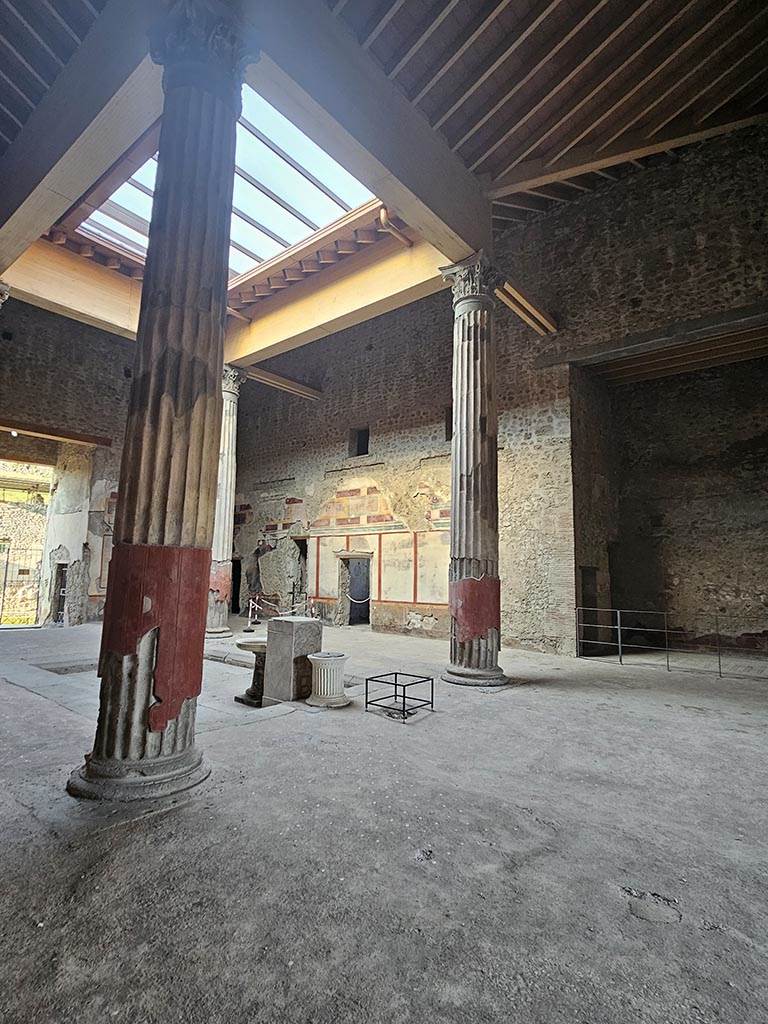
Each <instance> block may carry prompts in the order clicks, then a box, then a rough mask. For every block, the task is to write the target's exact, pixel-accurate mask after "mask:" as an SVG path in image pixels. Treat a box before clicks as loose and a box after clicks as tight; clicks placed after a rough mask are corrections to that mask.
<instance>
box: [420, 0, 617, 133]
mask: <svg viewBox="0 0 768 1024" xmlns="http://www.w3.org/2000/svg"><path fill="white" fill-rule="evenodd" d="M563 2H564V0H550V2H549V3H548V4H547V6H546V7H545V8H544V10H543V11H539V13H538V14H537V13H536V12H535V11H532V12H531V13H530V14H529V15H528V17H527V18H526V19H525V21H524V22H522V23H521V24H520V25H519V26H518V28H517V30H516V32H515V34H514V36H513V38H512V40H511V42H505V43H503V44H502V46H501V47H500V48H499V49H497V50H496V52H495V56H494V57H493V58H492V59H491V61H490V62H489V63H488V64H486V65H485V67H484V68H483V69H482V71H481V72H480V73H479V74H473V75H472V76H471V77H470V79H469V82H468V84H467V85H465V86H464V87H463V89H462V90H461V91H459V92H458V93H457V94H456V95H455V96H454V97H453V99H452V101H451V102H450V103H449V105H448V107H447V108H446V109H445V110H444V111H443V113H442V114H441V115H440V116H439V117H438V118H437V119H436V120H434V121H433V122H432V127H433V128H442V126H443V125H444V124H445V123H446V121H447V120H448V119H449V118H451V117H453V115H454V114H455V113H456V111H457V110H458V109H459V108H460V107H463V106H464V104H465V103H466V102H467V100H468V99H469V98H470V97H471V96H474V94H475V93H476V92H477V90H478V89H479V88H480V86H481V85H483V84H484V83H485V82H486V81H487V80H488V79H489V78H490V77H491V75H493V74H494V73H495V72H496V71H497V70H498V69H499V68H500V67H501V66H502V64H504V63H505V61H507V60H509V58H510V57H511V56H512V54H513V53H514V52H515V51H516V50H517V49H518V48H519V47H520V46H521V45H522V44H523V43H524V42H525V41H526V39H528V38H529V37H530V36H531V35H533V33H534V32H535V31H536V29H537V28H538V27H539V25H541V23H542V22H543V21H544V20H545V19H546V18H548V17H549V15H550V14H552V13H553V11H555V10H556V9H557V8H558V7H559V6H560V5H561V4H562V3H563ZM606 3H608V0H599V4H600V6H601V7H604V6H605V4H606ZM495 112H496V109H494V110H493V111H492V112H491V113H489V114H487V116H485V115H484V116H483V119H482V121H481V122H479V123H478V125H477V128H480V127H481V126H482V125H483V124H485V122H486V121H487V120H489V118H491V117H492V116H493V114H494V113H495ZM477 128H474V127H473V129H472V131H471V132H470V133H469V134H468V135H467V136H466V138H469V135H473V134H474V132H475V131H476V130H477ZM463 142H464V137H462V139H461V140H460V141H459V142H458V143H456V145H454V146H452V147H451V148H452V149H454V150H455V149H458V148H459V147H460V146H461V144H462V143H463Z"/></svg>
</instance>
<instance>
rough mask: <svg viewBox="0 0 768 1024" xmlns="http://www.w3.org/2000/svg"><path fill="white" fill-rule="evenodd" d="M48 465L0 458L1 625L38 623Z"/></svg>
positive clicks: (46, 505)
mask: <svg viewBox="0 0 768 1024" xmlns="http://www.w3.org/2000/svg"><path fill="white" fill-rule="evenodd" d="M52 478H53V471H52V468H51V466H46V465H41V464H36V463H28V462H16V461H12V460H2V459H0V626H35V625H37V624H38V622H39V621H40V605H41V601H40V590H41V582H42V577H43V571H42V570H43V554H44V548H45V539H46V528H47V522H48V504H49V502H50V492H51V481H52Z"/></svg>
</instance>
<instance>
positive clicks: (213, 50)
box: [67, 0, 245, 800]
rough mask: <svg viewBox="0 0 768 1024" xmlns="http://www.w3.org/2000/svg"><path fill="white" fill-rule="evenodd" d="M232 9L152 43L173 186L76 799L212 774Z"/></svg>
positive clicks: (233, 76) (154, 254)
mask: <svg viewBox="0 0 768 1024" xmlns="http://www.w3.org/2000/svg"><path fill="white" fill-rule="evenodd" d="M160 10H161V9H160V7H158V13H160ZM232 10H233V5H230V6H229V7H228V6H226V5H222V4H214V3H209V2H208V0H176V2H175V3H172V4H171V5H170V10H167V11H166V13H164V14H162V17H160V19H159V22H158V24H157V27H156V31H155V32H154V33H153V37H152V39H151V52H152V56H153V58H154V60H155V61H156V62H157V63H160V64H162V65H163V66H164V74H163V90H164V94H165V103H164V107H163V118H162V127H161V132H160V143H159V150H158V158H157V163H158V167H157V184H156V188H155V197H154V203H153V208H152V220H151V224H150V230H149V247H148V252H147V261H146V267H145V272H144V284H143V288H142V297H141V312H140V315H139V327H138V334H137V340H136V357H135V364H134V375H133V382H132V385H131V397H130V405H129V409H128V420H127V424H126V433H125V444H124V446H123V458H122V466H121V470H120V486H119V492H118V493H119V497H118V507H117V516H116V521H115V528H114V541H115V544H114V548H113V553H112V560H111V562H110V567H109V580H108V586H107V600H106V607H105V611H104V628H103V633H102V645H101V655H100V659H99V675H100V677H101V695H100V702H101V706H100V710H99V720H98V725H97V728H96V738H95V741H94V746H93V751H92V753H91V754H90V755H88V756H87V757H86V760H85V764H84V765H83V766H82V767H81V768H79V769H78V770H77V771H75V772H74V773H73V774H72V776H71V777H70V780H69V783H68V786H67V788H68V790H69V792H70V793H72V794H73V795H75V796H85V797H92V798H96V799H117V800H133V799H137V798H145V797H157V796H164V795H167V794H169V793H174V792H177V791H178V790H181V789H186V788H188V787H190V786H193V785H195V784H196V783H197V782H200V781H201V780H202V779H204V778H205V777H206V775H207V774H208V771H209V769H208V767H207V766H206V764H205V763H204V761H203V758H202V755H201V754H200V752H199V750H198V749H197V748H196V746H195V709H196V698H197V695H198V694H199V693H200V687H201V683H202V666H203V640H204V634H205V622H206V613H207V608H208V590H209V580H210V565H211V554H210V549H211V540H212V537H213V516H214V502H215V495H216V478H217V469H218V453H219V440H220V427H221V405H222V398H221V372H222V366H223V342H224V324H225V319H226V310H227V276H228V262H229V261H228V252H229V231H230V218H231V213H232V188H233V179H234V167H235V129H236V123H237V118H238V116H239V113H240V92H241V86H242V78H243V70H244V64H245V50H244V47H243V45H242V42H241V37H240V29H239V26H238V24H237V22H236V20H235V18H234V16H233V13H232Z"/></svg>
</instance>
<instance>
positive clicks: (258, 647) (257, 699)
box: [235, 640, 267, 708]
mask: <svg viewBox="0 0 768 1024" xmlns="http://www.w3.org/2000/svg"><path fill="white" fill-rule="evenodd" d="M237 646H238V648H239V649H240V650H241V651H249V652H250V653H251V654H253V656H254V664H253V678H252V680H251V685H250V686H249V687H248V689H247V690H246V691H245V693H240V694H238V695H237V696H236V697H235V703H237V704H245V705H247V707H249V708H260V707H261V706H262V704H263V702H264V668H265V662H266V658H267V641H266V640H241V641H240V642H239V643H238V645H237Z"/></svg>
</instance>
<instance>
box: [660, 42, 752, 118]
mask: <svg viewBox="0 0 768 1024" xmlns="http://www.w3.org/2000/svg"><path fill="white" fill-rule="evenodd" d="M766 45H768V38H766V39H760V40H759V41H758V42H757V43H755V44H754V46H750V47H749V48H748V49H747V50H745V51H744V52H743V53H742V54H740V56H739V57H737V58H736V59H735V60H733V61H729V63H728V65H727V66H726V67H725V68H724V69H723V70H722V71H721V72H720V74H719V75H714V76H711V77H709V78H707V79H706V81H704V82H703V83H702V85H701V86H700V87H699V88H698V89H694V90H692V95H691V94H689V95H687V96H686V98H685V100H684V101H680V102H678V103H676V104H675V106H674V109H673V110H672V111H671V112H669V113H667V114H666V115H665V116H664V117H663V118H662V119H661V120H660V121H657V122H656V123H654V125H653V127H652V128H650V129H649V130H648V135H649V136H653V135H657V134H658V133H659V132H660V131H661V130H662V129H663V128H666V126H667V125H668V124H669V123H670V121H674V120H675V118H677V117H679V116H680V115H681V114H682V113H684V112H685V111H686V110H688V109H689V108H690V107H692V106H693V104H694V103H696V102H697V101H698V100H700V99H701V97H702V96H706V94H707V93H708V92H711V91H712V90H713V89H714V88H715V86H716V85H719V84H720V82H724V81H727V80H728V79H729V78H730V77H731V76H732V75H733V74H734V72H735V71H736V70H737V69H738V68H740V67H741V65H742V64H744V62H745V61H747V60H749V58H750V57H752V56H753V55H754V54H755V53H758V52H759V51H760V50H762V49H764V48H765V46H766ZM764 70H765V64H764V63H761V65H760V67H759V68H758V71H757V74H756V75H753V76H750V78H749V79H748V80H747V81H744V80H743V79H742V80H741V81H739V82H738V83H737V85H736V88H733V89H732V91H731V92H729V93H727V94H726V96H725V97H721V98H720V100H719V101H718V102H716V103H715V105H713V106H711V107H710V108H709V113H708V114H706V115H705V116H697V117H696V118H695V120H696V121H697V123H699V124H700V123H701V122H702V121H704V120H706V118H707V117H709V116H711V115H712V114H714V113H715V112H716V111H718V110H720V109H721V107H724V106H725V105H726V104H727V103H729V102H730V101H731V100H732V99H733V97H734V96H736V95H738V93H740V92H741V91H742V89H746V88H747V87H748V86H749V84H750V82H751V81H752V80H753V78H755V77H757V75H759V74H762V72H763V71H764Z"/></svg>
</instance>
